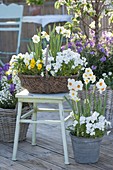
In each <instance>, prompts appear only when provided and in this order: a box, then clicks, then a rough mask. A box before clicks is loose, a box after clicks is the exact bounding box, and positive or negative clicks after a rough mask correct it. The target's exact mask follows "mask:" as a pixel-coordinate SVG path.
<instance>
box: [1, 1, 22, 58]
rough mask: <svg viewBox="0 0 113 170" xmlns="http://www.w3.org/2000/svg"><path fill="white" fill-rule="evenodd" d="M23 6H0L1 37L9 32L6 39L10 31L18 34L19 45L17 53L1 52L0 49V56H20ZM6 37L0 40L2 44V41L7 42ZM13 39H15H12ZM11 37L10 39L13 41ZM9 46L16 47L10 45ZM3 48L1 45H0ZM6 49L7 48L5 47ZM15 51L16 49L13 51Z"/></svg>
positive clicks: (17, 45)
mask: <svg viewBox="0 0 113 170" xmlns="http://www.w3.org/2000/svg"><path fill="white" fill-rule="evenodd" d="M23 8H24V7H23V5H18V4H14V3H12V4H10V5H5V4H3V3H2V4H0V32H1V35H2V33H4V32H7V34H5V35H6V37H7V36H8V33H9V31H10V32H12V33H13V32H16V34H17V44H16V48H15V51H10V52H9V51H5V50H3V51H1V49H0V54H6V55H8V54H9V55H13V54H18V53H19V48H20V38H21V29H22V17H23ZM6 37H5V36H4V37H3V38H4V39H3V38H2V40H0V44H1V43H2V41H4V40H5V38H6ZM12 38H13V37H12ZM12 38H11V37H10V39H12ZM8 44H9V45H12V46H13V45H14V44H10V42H8ZM0 46H1V45H0ZM4 49H5V47H4ZM13 50H14V49H13Z"/></svg>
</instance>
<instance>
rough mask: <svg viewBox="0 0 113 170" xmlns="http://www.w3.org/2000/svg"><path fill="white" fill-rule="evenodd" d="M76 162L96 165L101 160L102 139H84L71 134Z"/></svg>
mask: <svg viewBox="0 0 113 170" xmlns="http://www.w3.org/2000/svg"><path fill="white" fill-rule="evenodd" d="M70 136H71V141H72V147H73V153H74V158H75V161H76V162H78V163H95V162H97V161H98V159H99V153H100V144H101V141H102V138H96V139H91V138H82V137H76V136H74V135H72V134H71V133H70Z"/></svg>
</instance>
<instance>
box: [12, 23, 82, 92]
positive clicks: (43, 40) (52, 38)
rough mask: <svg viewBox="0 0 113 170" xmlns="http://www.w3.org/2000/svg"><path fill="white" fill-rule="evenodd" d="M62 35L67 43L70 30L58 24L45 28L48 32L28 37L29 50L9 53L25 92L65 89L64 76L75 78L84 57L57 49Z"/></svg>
mask: <svg viewBox="0 0 113 170" xmlns="http://www.w3.org/2000/svg"><path fill="white" fill-rule="evenodd" d="M64 37H65V38H66V42H67V40H68V37H70V30H67V29H65V28H64V27H62V26H57V27H54V28H53V29H51V28H49V34H47V32H45V31H42V32H41V31H38V35H34V36H33V37H32V42H31V43H30V45H29V46H28V50H29V53H28V52H27V53H25V54H18V55H17V56H15V55H14V56H12V59H11V61H10V64H11V67H12V68H13V69H14V70H16V71H17V72H18V73H19V77H20V78H21V82H22V86H23V87H25V88H27V89H28V90H29V92H33V93H58V92H66V91H68V89H67V79H68V78H69V77H73V78H76V75H77V74H78V72H79V70H80V69H81V67H82V66H83V65H84V63H85V59H84V58H81V57H80V55H79V54H78V53H76V52H73V51H72V50H71V49H68V48H65V49H64V50H63V51H62V50H61V47H62V44H63V38H64ZM43 47H45V48H44V49H43ZM28 81H29V82H28ZM37 87H38V88H37Z"/></svg>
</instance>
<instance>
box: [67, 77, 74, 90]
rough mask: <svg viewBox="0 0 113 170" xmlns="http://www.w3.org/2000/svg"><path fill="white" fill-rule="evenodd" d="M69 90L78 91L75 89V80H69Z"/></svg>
mask: <svg viewBox="0 0 113 170" xmlns="http://www.w3.org/2000/svg"><path fill="white" fill-rule="evenodd" d="M68 89H69V90H72V89H73V90H75V91H76V89H75V80H74V79H70V78H69V79H68Z"/></svg>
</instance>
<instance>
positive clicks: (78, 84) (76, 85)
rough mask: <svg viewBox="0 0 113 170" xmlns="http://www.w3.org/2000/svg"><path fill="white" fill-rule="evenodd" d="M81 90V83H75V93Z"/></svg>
mask: <svg viewBox="0 0 113 170" xmlns="http://www.w3.org/2000/svg"><path fill="white" fill-rule="evenodd" d="M82 88H83V83H82V81H75V89H76V91H78V90H82Z"/></svg>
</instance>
